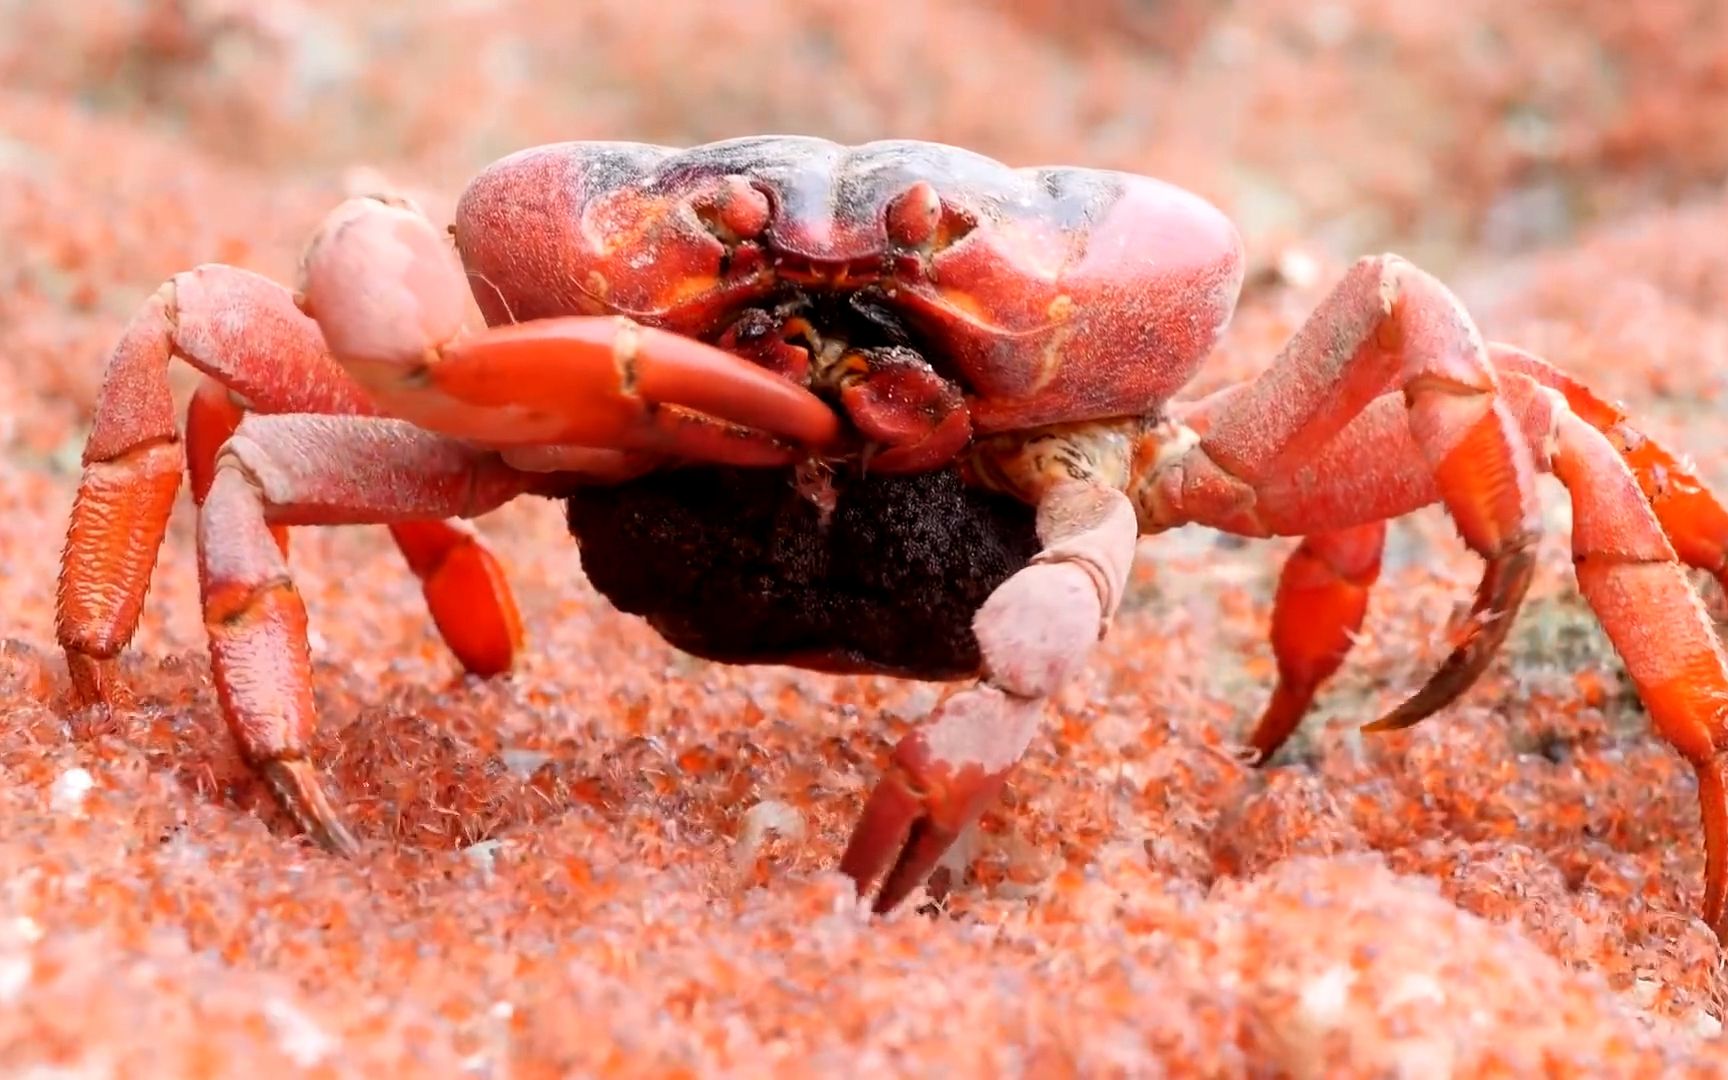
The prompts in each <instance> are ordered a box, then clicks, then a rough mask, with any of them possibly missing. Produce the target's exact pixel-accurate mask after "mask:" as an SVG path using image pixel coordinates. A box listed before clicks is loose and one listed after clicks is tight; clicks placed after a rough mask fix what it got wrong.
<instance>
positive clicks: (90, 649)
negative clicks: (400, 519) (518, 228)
mask: <svg viewBox="0 0 1728 1080" xmlns="http://www.w3.org/2000/svg"><path fill="white" fill-rule="evenodd" d="M175 358H179V359H181V360H184V361H186V362H187V363H189V364H191V365H192V366H193V367H195V368H197V369H198V370H200V371H202V372H204V373H205V375H206V379H205V380H203V381H202V382H201V384H200V386H199V387H198V389H197V391H196V392H195V393H194V394H193V398H192V401H191V403H190V405H189V406H188V409H187V418H186V441H185V445H184V447H182V444H181V441H180V436H179V433H178V432H177V431H176V430H175V425H174V403H173V398H172V396H171V395H170V393H169V385H168V365H169V363H170V362H171V361H172V360H173V359H175ZM230 392H232V393H233V394H234V395H238V396H239V397H241V398H243V399H244V400H245V401H246V403H247V407H248V408H250V409H252V410H255V411H261V412H305V413H326V414H361V415H364V414H368V413H370V412H372V405H371V403H370V402H369V401H367V400H366V397H365V394H364V393H363V391H362V390H361V389H360V387H359V386H357V385H356V384H355V383H354V382H353V380H352V379H350V378H349V377H348V376H347V374H346V373H345V372H344V371H343V370H342V369H341V368H340V367H339V366H338V365H336V364H335V363H334V362H333V361H332V360H331V359H330V356H329V354H328V352H327V351H326V350H325V348H324V344H323V342H322V341H321V340H320V338H319V334H318V327H317V326H316V324H314V323H313V322H312V321H311V320H310V319H308V318H306V317H305V316H304V315H302V314H301V313H300V312H299V311H298V310H297V309H296V308H295V307H294V303H293V297H292V296H291V294H290V293H289V292H288V290H287V289H285V288H283V287H282V286H280V285H278V284H276V283H274V282H272V281H270V280H268V279H266V278H263V277H260V276H258V275H256V274H252V273H248V272H246V271H243V270H238V269H235V268H233V267H228V266H220V265H211V266H204V267H200V268H198V269H196V270H192V271H189V272H187V273H184V274H179V275H177V276H175V277H174V278H172V279H171V280H169V281H168V282H167V283H166V284H165V285H163V287H162V288H161V289H160V290H158V291H157V292H156V294H155V295H154V296H152V297H151V298H150V299H149V300H148V301H147V302H146V303H145V304H144V306H143V307H142V309H140V311H139V312H138V314H137V315H136V316H134V318H133V319H132V321H131V323H130V324H129V325H128V326H127V328H126V331H125V333H124V334H123V335H122V336H121V339H120V342H119V343H118V345H117V346H116V347H115V349H114V352H113V355H112V356H111V357H110V359H109V363H108V370H107V374H106V376H105V379H104V382H103V386H102V394H101V398H100V400H99V401H98V403H97V407H96V416H95V422H94V424H93V426H92V430H91V433H90V439H89V441H88V443H87V444H86V446H85V450H84V475H83V478H82V479H81V481H80V483H79V487H78V495H77V498H76V501H75V502H74V503H73V507H72V515H71V522H70V525H69V527H68V529H67V536H66V547H65V551H64V553H63V555H62V559H61V564H60V581H59V593H58V608H57V613H56V619H57V630H58V635H59V639H60V643H61V647H62V648H63V649H65V651H66V662H67V668H68V670H69V671H70V673H71V676H72V684H73V690H74V693H75V694H76V695H77V697H78V699H79V700H80V701H81V702H82V703H84V704H95V703H97V702H108V703H116V702H118V701H120V700H121V699H122V697H123V689H122V687H121V686H120V684H119V683H118V681H117V679H116V678H115V674H114V662H115V657H116V656H118V654H119V652H120V650H121V649H123V648H125V646H126V643H127V642H128V641H130V640H131V638H132V635H133V633H134V631H135V630H136V628H137V625H138V618H139V615H140V613H141V612H142V609H143V602H144V595H145V593H146V591H147V590H148V588H149V585H150V576H151V573H152V571H153V570H154V568H155V565H156V556H157V552H158V550H159V549H160V547H161V544H162V539H163V536H164V535H165V534H166V532H167V528H168V520H169V517H170V515H171V512H172V510H173V505H174V499H175V496H176V494H177V492H178V491H179V486H180V477H181V473H182V471H183V470H185V471H187V472H189V473H190V475H191V477H192V494H193V498H194V501H196V502H197V503H199V504H202V503H203V501H204V498H205V495H206V493H207V492H208V491H209V487H210V483H211V481H212V479H213V476H214V462H215V458H216V454H217V451H218V450H219V449H220V448H221V446H222V443H223V442H224V441H225V440H226V439H227V438H228V436H229V435H230V434H231V433H232V432H233V430H234V427H235V425H236V424H238V423H239V419H240V416H241V415H242V409H241V408H240V406H239V405H238V404H236V403H235V401H234V400H233V399H232V397H231V396H230ZM446 528H449V529H460V528H461V526H457V525H442V524H440V523H436V522H426V523H423V524H422V525H421V526H420V532H421V533H422V534H425V533H431V532H437V531H439V530H441V529H446ZM274 531H275V532H276V534H277V538H278V542H279V543H280V544H282V545H284V547H285V546H286V543H287V534H286V532H285V531H284V530H283V529H282V528H280V527H278V528H277V529H276V530H274ZM464 535H466V534H464ZM400 539H401V538H400V537H398V540H399V542H400ZM421 543H422V546H423V543H424V541H422V542H421ZM470 550H471V554H470V555H469V556H468V558H469V559H470V560H475V561H478V562H481V563H484V564H486V565H487V566H488V567H489V570H488V573H487V574H486V575H484V577H480V576H476V575H473V574H468V575H467V579H468V581H469V582H470V583H471V584H472V585H475V586H478V587H473V588H467V589H461V588H457V587H454V586H451V585H440V586H438V587H437V588H432V587H430V586H429V587H428V590H427V600H428V603H429V604H430V606H431V610H432V616H433V619H434V621H435V622H436V623H437V624H438V625H439V627H440V628H441V630H445V631H446V635H447V636H446V641H447V642H448V643H449V644H450V646H451V649H452V651H453V652H454V653H455V654H456V656H457V659H458V660H460V661H461V662H462V664H463V666H464V667H465V668H466V669H467V670H469V671H473V672H475V673H477V674H493V673H496V672H497V671H500V670H503V669H505V668H507V667H508V666H509V662H510V658H511V657H512V656H513V655H514V653H515V652H516V651H517V650H518V648H519V647H520V630H519V628H518V627H519V620H518V619H517V616H516V607H515V601H514V600H513V599H512V597H511V595H510V591H509V588H508V586H507V585H506V584H505V582H504V578H503V575H502V572H501V571H500V570H498V568H497V563H496V560H494V558H493V557H492V555H491V554H490V553H488V552H486V551H485V549H484V547H473V548H471V549H470ZM452 580H455V579H454V577H453V578H452ZM458 625H465V626H466V627H468V629H467V630H466V631H465V632H464V633H463V634H462V635H460V636H459V637H457V638H454V639H453V638H451V637H449V636H448V629H447V628H450V627H454V626H458ZM488 625H490V626H492V627H495V628H498V630H499V632H498V633H497V634H493V635H488V634H487V632H486V630H485V629H484V628H485V627H486V626H488ZM501 664H502V667H500V665H501Z"/></svg>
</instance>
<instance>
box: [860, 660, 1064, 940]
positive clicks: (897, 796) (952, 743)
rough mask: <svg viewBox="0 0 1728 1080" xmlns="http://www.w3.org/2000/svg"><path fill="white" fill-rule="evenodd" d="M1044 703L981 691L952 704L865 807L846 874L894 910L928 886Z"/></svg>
mask: <svg viewBox="0 0 1728 1080" xmlns="http://www.w3.org/2000/svg"><path fill="white" fill-rule="evenodd" d="M1040 705H1041V703H1040V702H1039V701H1036V700H1026V699H1020V698H1016V697H1014V696H1012V695H1009V694H1005V693H1003V692H1002V691H1001V690H999V689H997V688H995V687H990V686H978V687H974V688H972V689H969V690H965V691H962V692H961V693H959V694H956V695H955V696H953V697H951V698H949V699H948V701H947V702H945V703H944V704H943V706H942V708H941V710H940V712H939V714H938V715H937V716H936V717H935V718H933V720H932V722H931V723H930V724H929V725H928V726H926V727H924V728H922V729H920V730H918V731H914V732H913V733H912V734H910V735H907V736H906V737H905V738H904V739H902V740H900V743H899V745H897V746H896V747H895V748H894V753H893V754H892V755H891V756H890V758H889V761H888V768H887V771H886V773H885V774H884V775H883V777H882V779H881V780H880V781H879V782H878V783H877V785H876V789H875V790H874V791H873V792H871V793H870V798H869V801H867V802H866V803H865V804H864V812H863V814H862V815H861V816H860V817H859V819H858V824H857V826H856V827H855V828H854V829H853V831H852V838H851V840H850V841H849V842H848V844H847V845H846V853H845V855H843V856H842V857H841V859H840V872H841V873H843V874H845V875H847V876H848V877H850V878H851V879H852V880H853V881H854V882H856V883H857V886H858V892H859V894H860V895H867V894H868V892H869V889H870V886H871V884H872V883H873V882H875V881H876V880H877V878H881V884H880V886H879V887H878V889H877V891H876V899H875V901H874V903H873V904H872V909H873V910H874V911H875V912H877V913H878V914H881V913H882V912H886V911H890V910H892V909H893V908H895V907H896V906H898V905H899V904H900V902H901V901H903V900H905V899H906V897H908V896H909V895H911V894H912V892H913V891H914V890H916V889H917V888H918V887H919V886H920V885H922V884H924V882H925V881H927V880H928V879H929V877H930V875H931V873H932V872H933V871H934V870H935V869H936V864H937V863H938V862H939V861H941V858H942V856H943V854H944V853H946V852H947V850H948V849H949V848H950V847H952V846H953V844H954V841H955V840H956V839H958V838H959V836H960V833H961V832H962V831H963V830H964V829H965V828H966V827H967V826H968V825H970V824H972V823H973V822H975V821H977V820H978V818H979V816H980V815H981V814H983V812H984V809H985V807H987V806H988V805H989V804H990V802H991V801H992V800H994V799H995V798H996V797H997V795H998V794H999V793H1000V792H1001V790H1002V786H1003V785H1004V784H1005V783H1006V782H1007V780H1008V774H1009V773H1011V772H1012V771H1013V769H1014V766H1015V764H1016V763H1017V762H1018V761H1019V759H1020V755H1021V754H1022V753H1023V752H1024V750H1025V744H1026V743H1027V742H1028V741H1030V738H1031V734H1032V732H1033V730H1034V729H1035V728H1036V726H1037V723H1038V715H1039V709H1040Z"/></svg>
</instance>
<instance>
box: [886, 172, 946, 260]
mask: <svg viewBox="0 0 1728 1080" xmlns="http://www.w3.org/2000/svg"><path fill="white" fill-rule="evenodd" d="M941 222H942V199H941V198H940V197H939V196H938V195H937V194H936V188H935V187H934V186H933V185H932V184H931V183H930V181H928V180H920V181H918V182H917V183H915V184H913V185H912V186H911V187H909V188H907V189H906V190H905V191H902V192H901V193H900V194H899V195H897V196H895V197H894V201H893V202H891V203H889V204H888V221H887V224H888V239H890V240H892V241H893V242H894V243H896V244H898V245H899V246H901V247H904V248H921V247H924V246H926V245H927V244H929V243H930V241H931V240H933V239H935V237H936V226H937V225H939V224H941Z"/></svg>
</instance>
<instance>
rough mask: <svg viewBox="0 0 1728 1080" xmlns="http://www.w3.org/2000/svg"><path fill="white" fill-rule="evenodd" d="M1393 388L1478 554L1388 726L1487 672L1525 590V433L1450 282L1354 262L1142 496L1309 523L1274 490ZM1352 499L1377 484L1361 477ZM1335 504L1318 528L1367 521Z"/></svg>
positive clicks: (1256, 528)
mask: <svg viewBox="0 0 1728 1080" xmlns="http://www.w3.org/2000/svg"><path fill="white" fill-rule="evenodd" d="M1388 390H1398V391H1402V397H1403V399H1404V405H1405V410H1406V417H1405V419H1404V425H1405V426H1406V428H1407V430H1408V432H1409V434H1410V436H1411V437H1412V438H1413V439H1414V440H1415V443H1416V446H1417V448H1418V450H1419V451H1420V455H1421V458H1422V459H1423V460H1424V461H1426V463H1427V467H1428V476H1429V478H1430V479H1431V481H1432V485H1433V487H1434V489H1435V490H1437V493H1438V495H1439V498H1440V499H1441V501H1443V502H1444V503H1445V504H1446V507H1447V509H1448V510H1449V511H1450V512H1451V514H1452V520H1453V522H1454V523H1455V524H1456V525H1457V527H1458V531H1459V532H1460V533H1461V534H1462V536H1463V538H1464V541H1465V543H1467V544H1468V545H1469V546H1470V548H1471V550H1473V551H1475V552H1476V553H1477V554H1479V555H1481V556H1482V558H1483V559H1484V560H1485V561H1486V564H1487V565H1486V567H1485V569H1484V573H1483V577H1482V581H1481V583H1480V585H1478V587H1477V590H1476V600H1475V604H1474V606H1473V608H1472V612H1471V620H1470V623H1469V625H1468V628H1467V630H1466V632H1465V633H1464V634H1463V635H1462V636H1461V637H1460V639H1459V640H1458V642H1457V643H1456V645H1455V647H1454V648H1453V649H1452V651H1451V653H1450V654H1449V655H1448V656H1447V658H1446V659H1445V661H1444V662H1443V663H1442V664H1441V666H1440V668H1439V670H1438V671H1436V672H1435V673H1434V675H1433V676H1431V677H1430V678H1429V679H1428V681H1427V682H1426V683H1425V684H1424V685H1423V686H1422V687H1421V689H1419V690H1418V691H1417V692H1416V693H1415V694H1414V695H1413V696H1412V697H1411V698H1409V699H1408V700H1407V701H1405V702H1404V703H1403V704H1402V705H1400V706H1399V707H1398V708H1397V709H1395V710H1393V712H1392V713H1390V714H1388V715H1387V716H1386V717H1385V718H1384V719H1383V720H1382V721H1381V724H1382V726H1386V727H1404V726H1407V725H1409V724H1413V723H1415V722H1417V721H1418V720H1420V719H1422V718H1423V717H1425V716H1428V715H1430V714H1432V713H1434V712H1435V711H1437V710H1439V709H1441V708H1443V707H1445V706H1446V705H1447V704H1449V703H1450V702H1452V701H1453V700H1454V699H1456V698H1457V696H1458V695H1459V694H1461V693H1463V692H1464V690H1466V689H1467V688H1468V687H1469V686H1470V684H1471V683H1472V682H1474V681H1475V679H1476V678H1477V677H1478V676H1479V675H1480V674H1481V672H1482V670H1483V669H1484V668H1485V667H1486V666H1487V664H1488V661H1489V660H1490V659H1491V658H1492V656H1493V654H1494V652H1495V651H1496V650H1497V649H1498V648H1499V646H1500V643H1501V641H1502V640H1503V639H1504V638H1505V636H1506V632H1507V630H1508V629H1509V628H1510V626H1511V622H1512V618H1513V616H1514V615H1515V614H1516V612H1517V610H1518V606H1519V604H1520V603H1522V601H1523V598H1524V593H1525V591H1526V590H1527V589H1528V588H1529V585H1530V576H1531V573H1532V571H1533V569H1534V566H1535V558H1534V554H1533V550H1532V549H1533V547H1534V545H1535V543H1536V540H1537V538H1538V536H1539V535H1540V532H1541V520H1540V518H1539V516H1538V514H1537V503H1536V491H1535V475H1536V467H1535V463H1534V460H1533V457H1532V454H1531V451H1530V446H1529V440H1528V439H1527V438H1526V437H1525V436H1524V435H1523V433H1521V432H1520V431H1519V430H1518V429H1517V426H1516V424H1515V422H1514V418H1513V416H1512V414H1511V412H1510V411H1509V410H1508V408H1507V405H1506V403H1505V401H1503V400H1502V399H1501V396H1500V386H1499V381H1498V379H1497V377H1496V375H1495V370H1494V367H1493V365H1492V364H1491V363H1490V361H1489V358H1488V353H1487V349H1486V347H1485V346H1484V344H1483V342H1482V339H1481V335H1480V334H1479V333H1478V332H1477V330H1476V328H1475V325H1474V324H1473V323H1472V322H1471V320H1470V317H1469V315H1468V314H1467V313H1466V312H1465V311H1464V309H1463V307H1462V305H1461V304H1460V303H1459V302H1458V300H1457V298H1456V297H1454V296H1453V295H1452V293H1451V292H1449V291H1448V290H1447V289H1446V288H1445V286H1443V285H1441V284H1440V283H1439V282H1438V281H1436V280H1434V279H1433V278H1432V277H1430V276H1429V275H1427V274H1426V273H1423V272H1422V271H1421V270H1418V269H1416V268H1415V267H1413V266H1411V265H1409V264H1408V263H1406V262H1404V261H1403V260H1401V259H1398V258H1396V257H1393V256H1383V257H1379V258H1371V259H1364V260H1362V261H1361V262H1359V263H1357V264H1356V266H1355V267H1354V268H1352V270H1351V271H1350V272H1349V274H1347V275H1346V276H1345V278H1344V280H1343V282H1341V283H1340V285H1339V286H1338V288H1337V289H1336V290H1334V291H1333V293H1332V294H1331V295H1330V296H1329V297H1327V298H1326V300H1325V301H1323V302H1322V303H1321V305H1320V307H1319V309H1318V310H1317V311H1316V312H1315V313H1314V315H1313V317H1312V318H1310V319H1309V321H1308V323H1307V324H1306V325H1304V326H1303V327H1302V329H1301V330H1300V331H1298V332H1297V334H1296V336H1295V337H1294V338H1293V339H1292V340H1291V342H1290V344H1289V345H1288V346H1287V347H1286V349H1285V351H1284V353H1283V355H1282V356H1280V357H1279V360H1278V362H1277V363H1276V364H1274V365H1273V367H1272V368H1271V369H1270V370H1269V371H1267V372H1266V373H1265V374H1263V375H1262V376H1260V377H1259V378H1258V379H1256V380H1255V381H1253V382H1251V383H1248V384H1246V385H1244V386H1241V387H1238V388H1236V389H1235V390H1234V391H1232V392H1231V393H1228V394H1226V395H1221V396H1220V397H1219V398H1218V401H1217V403H1216V405H1215V408H1214V410H1212V415H1210V416H1207V417H1206V418H1205V424H1204V427H1205V434H1203V435H1202V436H1201V437H1200V440H1199V443H1198V445H1196V446H1195V447H1193V448H1192V449H1191V450H1189V451H1188V452H1187V453H1186V454H1184V455H1183V456H1182V457H1181V459H1180V460H1179V461H1178V462H1176V463H1174V464H1172V465H1170V466H1169V467H1168V468H1165V469H1161V470H1159V471H1158V473H1157V474H1156V479H1154V480H1153V481H1152V487H1153V488H1154V490H1152V491H1150V492H1146V493H1144V495H1143V497H1142V499H1141V501H1142V502H1143V503H1146V504H1148V506H1149V508H1150V510H1151V513H1150V515H1149V516H1150V517H1152V519H1153V520H1154V521H1155V522H1157V523H1160V524H1164V523H1174V522H1175V521H1178V520H1195V521H1205V522H1208V523H1211V524H1213V525H1215V526H1216V527H1220V528H1225V529H1229V530H1231V531H1235V532H1240V533H1244V534H1247V535H1260V536H1264V535H1271V534H1273V533H1283V532H1294V533H1296V534H1297V535H1301V534H1303V533H1306V532H1309V531H1312V530H1311V529H1309V528H1296V529H1288V530H1287V529H1285V528H1282V527H1280V523H1278V522H1276V521H1274V520H1273V519H1272V518H1271V516H1270V513H1271V512H1270V511H1269V510H1268V509H1267V508H1266V503H1267V494H1268V492H1269V491H1271V490H1273V489H1275V488H1277V487H1278V486H1279V485H1281V484H1288V483H1290V482H1291V481H1292V478H1297V479H1298V480H1312V479H1313V478H1314V477H1316V476H1318V475H1323V474H1318V473H1316V472H1314V471H1311V470H1309V469H1308V466H1310V465H1312V464H1313V462H1314V459H1315V457H1316V455H1317V454H1318V453H1319V452H1320V451H1321V450H1322V449H1323V448H1325V447H1326V446H1327V445H1328V444H1330V443H1331V442H1332V441H1333V440H1334V439H1335V438H1336V437H1337V436H1338V435H1339V433H1340V432H1341V431H1343V430H1344V428H1345V427H1346V425H1348V424H1350V423H1351V422H1352V421H1353V420H1355V419H1356V418H1357V417H1358V416H1359V415H1360V414H1361V413H1362V412H1363V410H1364V409H1365V408H1367V407H1368V405H1369V404H1370V403H1371V402H1373V401H1374V400H1375V399H1376V398H1378V397H1380V396H1381V395H1382V394H1383V393H1384V392H1386V391H1388ZM1202 411H1205V410H1202ZM1351 494H1353V495H1355V496H1357V497H1359V498H1360V497H1364V496H1367V495H1371V494H1373V492H1372V491H1371V490H1370V489H1368V488H1367V487H1366V485H1361V486H1360V490H1353V491H1352V492H1351ZM1348 497H1349V496H1346V497H1345V499H1344V501H1346V502H1347V501H1348ZM1340 512H1341V515H1343V516H1340V517H1338V518H1336V519H1334V521H1329V522H1326V523H1325V524H1322V525H1321V526H1320V527H1321V528H1330V527H1337V526H1338V525H1343V524H1350V523H1361V522H1365V521H1368V520H1373V517H1372V516H1369V515H1367V514H1355V513H1351V512H1350V511H1349V510H1347V509H1341V511H1340ZM1308 516H1309V517H1311V518H1313V517H1317V516H1318V515H1316V514H1310V515H1308Z"/></svg>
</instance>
